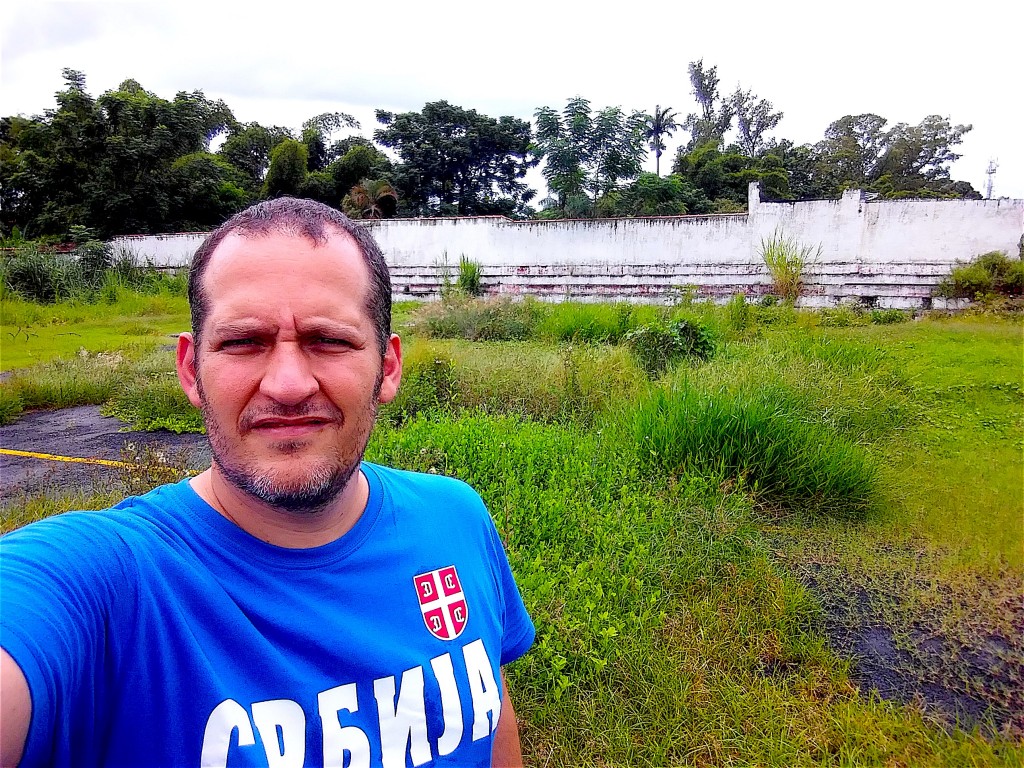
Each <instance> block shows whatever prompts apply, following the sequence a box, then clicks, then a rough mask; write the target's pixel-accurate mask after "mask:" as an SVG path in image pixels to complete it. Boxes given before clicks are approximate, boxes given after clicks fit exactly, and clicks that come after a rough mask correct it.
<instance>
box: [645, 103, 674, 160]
mask: <svg viewBox="0 0 1024 768" xmlns="http://www.w3.org/2000/svg"><path fill="white" fill-rule="evenodd" d="M678 127H679V125H678V124H677V123H676V113H675V112H673V111H672V108H671V107H665V108H664V109H662V108H661V105H660V104H655V105H654V114H653V115H648V116H647V130H646V131H645V132H644V138H647V139H650V140H651V143H650V144H648V146H649V147H650V148H651V149H652V150H653V151H654V170H655V173H657V174H658V175H659V176H661V153H662V152H664V151H665V142H664V141H662V139H661V137H662V136H671V135H672V133H673V132H674V131H675V130H676V128H678Z"/></svg>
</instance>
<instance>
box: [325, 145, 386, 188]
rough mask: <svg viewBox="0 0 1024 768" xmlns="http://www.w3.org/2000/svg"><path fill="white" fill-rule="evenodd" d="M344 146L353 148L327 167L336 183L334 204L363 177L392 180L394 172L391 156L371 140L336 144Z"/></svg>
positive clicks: (339, 146)
mask: <svg viewBox="0 0 1024 768" xmlns="http://www.w3.org/2000/svg"><path fill="white" fill-rule="evenodd" d="M357 138H360V137H357ZM364 141H365V140H364ZM344 146H350V147H351V148H350V149H348V150H346V151H345V152H344V153H343V154H342V155H341V156H340V157H338V159H337V160H335V161H334V162H332V163H331V164H330V165H329V166H327V169H326V170H327V173H329V174H330V175H331V181H332V183H333V184H334V189H335V197H334V201H333V203H334V204H336V203H337V202H338V201H339V200H341V198H342V197H343V196H344V195H345V194H347V193H348V191H349V190H351V189H352V187H354V186H356V185H357V184H358V183H359V182H360V181H361V180H362V179H387V180H391V177H392V176H393V174H394V168H393V166H392V163H391V160H390V158H388V156H387V155H385V154H384V153H383V152H381V151H380V150H379V149H377V148H376V147H375V146H373V145H372V144H371V143H370V142H368V141H365V143H363V142H353V143H351V144H348V145H345V144H342V143H341V142H338V143H336V144H335V147H337V148H338V149H341V148H343V147H344Z"/></svg>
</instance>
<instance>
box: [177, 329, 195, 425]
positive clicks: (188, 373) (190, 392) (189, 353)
mask: <svg viewBox="0 0 1024 768" xmlns="http://www.w3.org/2000/svg"><path fill="white" fill-rule="evenodd" d="M177 368H178V383H179V384H181V388H182V389H183V390H185V396H186V397H187V398H188V401H189V402H190V403H192V405H194V406H195V407H196V408H199V407H200V404H201V401H200V399H199V385H198V383H197V381H198V379H199V374H198V373H197V372H196V342H195V339H194V338H193V337H192V334H191V333H183V334H181V335H180V336H178V361H177Z"/></svg>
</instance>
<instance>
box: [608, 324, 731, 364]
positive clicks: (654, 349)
mask: <svg viewBox="0 0 1024 768" xmlns="http://www.w3.org/2000/svg"><path fill="white" fill-rule="evenodd" d="M625 341H626V343H627V344H628V345H629V348H630V350H631V351H632V352H633V355H634V356H635V357H636V360H637V363H639V365H640V367H641V368H643V370H644V372H646V373H647V375H648V376H649V377H651V378H652V379H653V378H657V377H658V376H660V375H661V374H663V373H664V372H665V371H667V370H668V368H669V366H671V365H672V364H674V363H676V362H678V361H680V360H682V359H684V358H692V359H696V360H706V359H708V358H709V357H711V355H712V354H713V353H714V348H715V347H714V341H713V340H712V338H711V334H710V332H709V331H708V330H707V328H706V327H705V326H703V325H701V324H700V323H697V322H695V321H693V320H687V319H684V318H681V319H678V320H671V321H669V322H668V323H666V324H664V325H662V324H660V323H652V324H649V325H642V326H640V327H638V328H635V329H633V330H632V331H630V332H629V333H627V334H626V336H625Z"/></svg>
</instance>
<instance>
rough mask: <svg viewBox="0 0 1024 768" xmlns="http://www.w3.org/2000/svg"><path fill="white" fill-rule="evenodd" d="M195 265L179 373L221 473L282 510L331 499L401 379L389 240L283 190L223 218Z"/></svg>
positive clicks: (314, 506) (309, 507) (321, 505)
mask: <svg viewBox="0 0 1024 768" xmlns="http://www.w3.org/2000/svg"><path fill="white" fill-rule="evenodd" d="M232 222H235V223H234V224H232ZM194 264H195V267H194V269H193V273H192V275H191V277H190V284H189V295H190V298H192V302H193V304H192V315H193V318H194V320H193V322H194V324H195V325H194V328H195V333H193V334H182V336H181V337H180V339H179V342H178V377H179V380H180V381H181V385H182V387H183V389H184V390H185V393H186V394H187V395H188V397H189V400H190V401H191V402H192V404H193V405H195V406H196V407H198V408H200V409H201V410H202V412H203V420H204V422H205V424H206V428H207V434H208V435H209V439H210V446H211V449H212V452H213V470H214V475H216V476H218V477H220V478H222V479H223V480H225V481H226V482H227V483H229V484H230V485H231V486H234V488H236V489H238V490H241V491H242V492H243V493H244V494H246V495H247V496H248V497H250V498H252V499H255V500H258V501H261V502H263V503H264V504H266V505H268V506H270V507H272V508H276V509H279V510H284V511H291V512H303V511H311V512H316V511H318V510H321V509H326V508H327V507H328V506H330V505H331V503H332V502H333V501H334V500H335V499H336V498H337V497H338V495H339V494H340V493H341V492H342V491H344V490H345V488H346V487H348V484H349V480H350V479H351V478H352V476H353V474H354V473H355V471H356V470H357V469H358V465H359V462H360V461H361V459H362V455H363V452H364V450H365V449H366V443H367V440H368V439H369V436H370V432H371V430H372V428H373V423H374V419H375V416H376V412H377V406H378V403H381V402H388V401H390V400H391V399H392V398H393V397H394V396H395V392H396V391H397V388H398V383H399V381H400V379H401V367H402V366H401V347H400V343H399V340H398V337H397V336H394V335H391V334H390V333H389V332H388V326H389V324H390V323H389V314H390V299H391V296H390V281H389V279H388V275H387V267H386V265H385V264H384V262H383V259H381V258H380V251H379V250H378V249H377V247H376V245H375V244H374V243H373V241H372V239H370V238H369V237H368V236H367V235H365V233H364V232H363V230H361V229H359V228H356V227H353V226H352V225H351V223H350V222H349V221H348V219H346V218H344V217H343V216H340V214H337V212H335V211H331V210H330V209H327V208H325V207H324V206H320V205H319V204H317V203H311V202H308V201H298V200H276V201H273V202H271V203H263V204H261V205H258V206H255V207H254V208H252V209H249V211H246V212H243V213H242V214H239V215H238V216H236V217H235V218H234V219H232V220H231V221H229V222H228V223H227V224H226V225H225V226H224V227H221V229H220V230H218V231H217V232H215V233H214V234H213V235H211V236H210V237H209V238H208V240H207V241H206V243H204V244H203V246H202V247H201V248H200V250H199V251H198V252H197V254H196V258H195V261H194ZM382 287H383V289H384V292H383V293H382V291H381V289H382Z"/></svg>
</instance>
